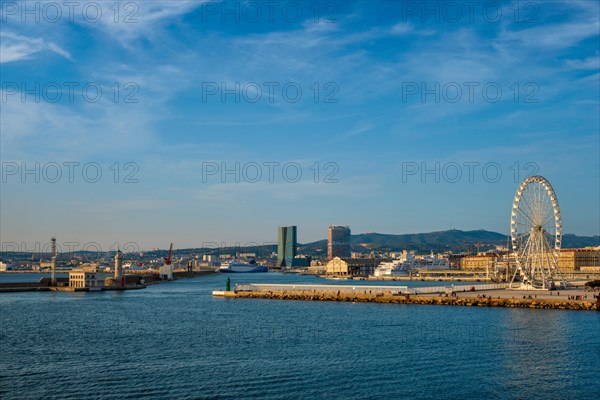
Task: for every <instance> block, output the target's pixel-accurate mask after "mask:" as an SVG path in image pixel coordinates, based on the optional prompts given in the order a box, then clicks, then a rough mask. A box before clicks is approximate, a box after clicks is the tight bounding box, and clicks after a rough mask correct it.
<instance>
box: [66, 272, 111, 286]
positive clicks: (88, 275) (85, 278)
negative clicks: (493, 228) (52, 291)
mask: <svg viewBox="0 0 600 400" xmlns="http://www.w3.org/2000/svg"><path fill="white" fill-rule="evenodd" d="M99 275H100V274H99V273H98V270H97V269H96V268H89V267H88V268H77V269H72V270H71V271H69V287H72V288H90V287H101V286H104V278H103V277H100V276H99Z"/></svg>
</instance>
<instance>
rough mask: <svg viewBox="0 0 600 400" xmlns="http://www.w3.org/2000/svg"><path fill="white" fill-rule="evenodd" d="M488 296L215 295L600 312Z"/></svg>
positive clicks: (596, 306) (594, 307)
mask: <svg viewBox="0 0 600 400" xmlns="http://www.w3.org/2000/svg"><path fill="white" fill-rule="evenodd" d="M485 292H486V293H485V296H484V295H481V296H478V297H458V296H453V295H445V294H444V295H441V294H439V295H432V294H424V295H423V294H419V295H415V294H401V293H399V292H383V291H379V292H374V291H371V292H370V293H369V292H368V291H364V290H361V291H350V290H346V291H340V290H338V291H335V290H317V289H313V290H311V291H308V290H296V289H284V290H268V289H259V290H256V289H255V290H237V288H236V290H234V291H229V292H214V295H215V296H223V297H233V298H247V299H274V300H305V301H343V302H357V303H358V302H370V303H388V304H426V305H447V306H469V307H508V308H531V309H555V310H587V311H599V310H600V302H598V301H596V300H593V301H592V300H587V301H586V300H565V299H557V300H549V299H536V298H531V299H530V298H523V299H521V298H515V297H520V296H519V295H520V292H518V291H515V292H514V296H511V297H509V298H507V297H500V296H495V295H494V294H493V292H494V291H493V290H486V291H485Z"/></svg>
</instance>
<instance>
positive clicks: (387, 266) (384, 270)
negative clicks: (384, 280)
mask: <svg viewBox="0 0 600 400" xmlns="http://www.w3.org/2000/svg"><path fill="white" fill-rule="evenodd" d="M421 268H429V269H448V268H450V264H449V263H448V260H447V259H445V258H437V257H435V256H434V255H433V252H432V253H431V255H430V256H424V257H421V258H416V257H415V254H414V252H412V251H411V252H407V251H406V250H404V251H403V252H402V256H401V257H400V258H397V259H395V260H392V261H388V262H382V263H381V264H379V266H378V267H377V268H375V271H374V273H373V276H377V277H381V276H407V275H409V272H410V271H411V270H415V269H421Z"/></svg>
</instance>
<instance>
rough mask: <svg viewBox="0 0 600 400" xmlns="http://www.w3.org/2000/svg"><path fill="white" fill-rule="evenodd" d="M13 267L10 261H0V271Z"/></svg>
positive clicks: (9, 269) (10, 269)
mask: <svg viewBox="0 0 600 400" xmlns="http://www.w3.org/2000/svg"><path fill="white" fill-rule="evenodd" d="M12 269H13V267H12V265H11V264H10V263H5V262H2V261H0V271H12Z"/></svg>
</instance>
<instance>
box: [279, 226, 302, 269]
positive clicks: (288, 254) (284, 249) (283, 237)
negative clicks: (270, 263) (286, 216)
mask: <svg viewBox="0 0 600 400" xmlns="http://www.w3.org/2000/svg"><path fill="white" fill-rule="evenodd" d="M277 236H278V242H277V265H278V266H280V267H293V266H294V258H295V257H296V249H297V248H298V241H297V240H298V237H297V228H296V227H295V226H280V227H279V228H278V229H277Z"/></svg>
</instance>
